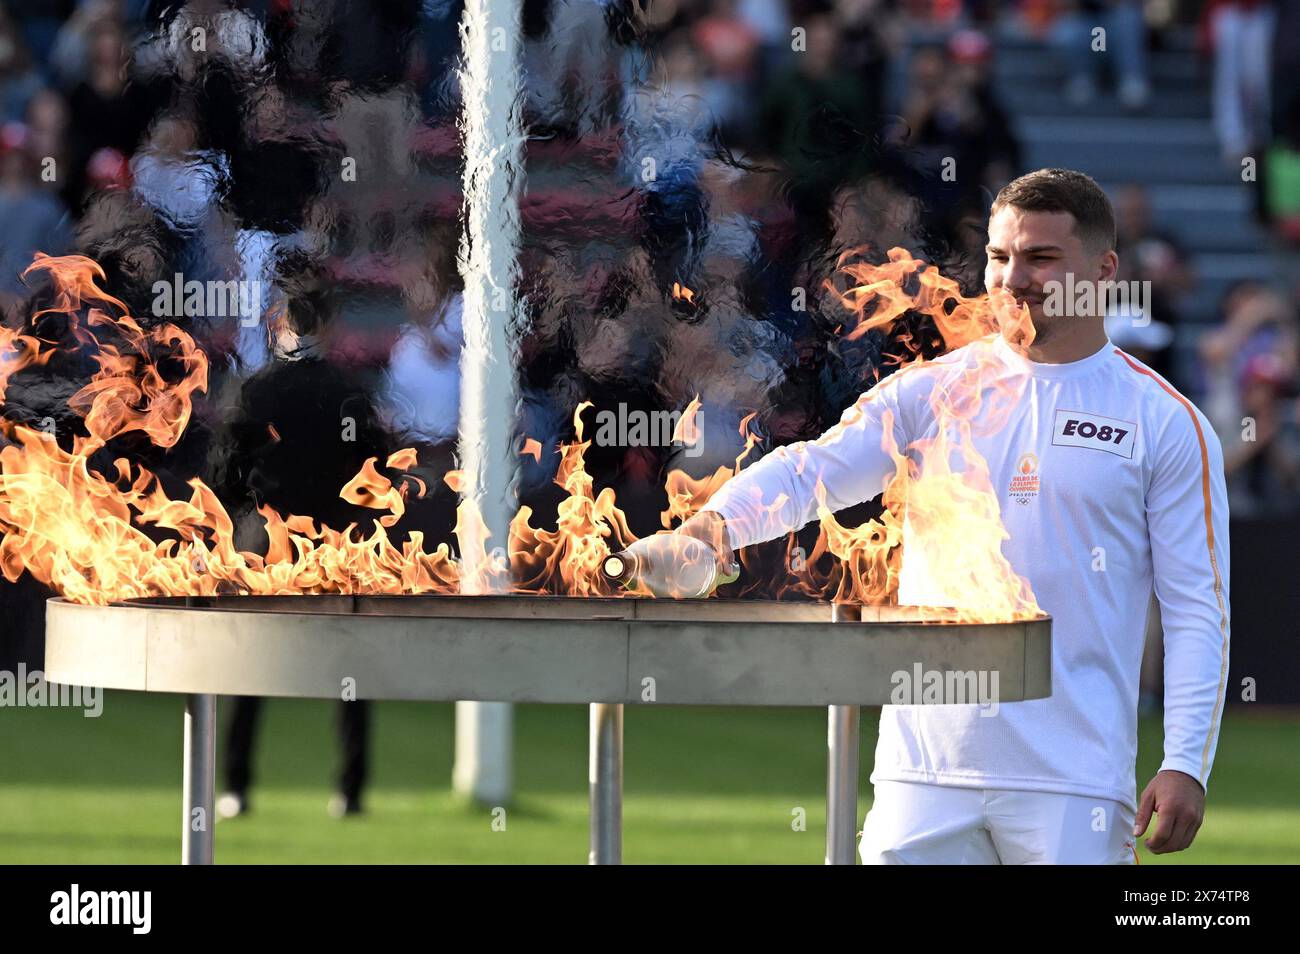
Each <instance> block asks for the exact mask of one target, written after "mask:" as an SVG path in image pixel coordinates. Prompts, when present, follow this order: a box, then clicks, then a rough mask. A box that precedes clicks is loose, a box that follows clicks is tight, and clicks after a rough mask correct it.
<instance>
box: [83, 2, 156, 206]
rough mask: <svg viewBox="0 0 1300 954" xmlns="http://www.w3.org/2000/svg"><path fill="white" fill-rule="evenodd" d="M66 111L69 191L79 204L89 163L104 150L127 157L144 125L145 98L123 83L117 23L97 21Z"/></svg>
mask: <svg viewBox="0 0 1300 954" xmlns="http://www.w3.org/2000/svg"><path fill="white" fill-rule="evenodd" d="M68 107H69V111H70V115H71V119H72V143H71V144H70V145H71V154H72V169H71V175H72V177H73V182H72V185H71V186H70V188H71V189H72V190H73V192H72V194H73V195H74V196H75V197H76V199H77V200H78V201H80V200H81V199H82V198H84V190H85V170H86V163H87V162H88V161H89V160H90V157H91V156H92V155H94V154H95V153H96V152H97V151H98V150H100V149H103V148H106V147H107V148H110V149H116V150H117V151H118V152H120V153H123V154H125V155H130V154H131V153H132V152H134V151H135V149H136V146H137V145H139V143H140V140H141V138H142V137H143V135H144V132H145V129H146V128H147V127H148V123H149V118H150V112H151V104H150V102H149V97H148V95H147V93H146V91H145V90H144V89H143V88H142V87H140V86H138V85H135V84H129V83H128V82H127V50H126V47H125V36H124V34H123V33H122V29H121V27H120V26H118V25H117V24H116V23H114V22H112V21H109V20H100V21H98V26H97V29H96V30H95V32H94V34H93V37H92V42H91V46H90V60H89V63H88V64H87V68H86V78H85V79H84V80H83V81H82V82H80V83H78V84H77V85H76V86H75V87H73V89H72V91H71V92H70V93H69V94H68Z"/></svg>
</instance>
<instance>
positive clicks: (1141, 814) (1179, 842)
mask: <svg viewBox="0 0 1300 954" xmlns="http://www.w3.org/2000/svg"><path fill="white" fill-rule="evenodd" d="M1152 812H1155V813H1156V814H1157V815H1158V816H1160V818H1159V820H1158V821H1157V822H1156V830H1155V833H1154V834H1153V835H1152V836H1151V837H1150V838H1148V839H1147V847H1148V848H1149V849H1151V853H1152V854H1153V855H1163V854H1167V853H1169V852H1171V851H1182V850H1183V849H1184V848H1186V847H1187V846H1188V845H1190V844H1191V843H1192V839H1193V838H1195V837H1196V833H1197V832H1198V831H1200V829H1201V822H1202V821H1204V820H1205V789H1203V788H1201V783H1200V782H1198V781H1197V780H1196V779H1194V778H1192V777H1191V776H1190V775H1188V774H1187V773H1186V772H1176V771H1174V770H1173V769H1166V770H1165V771H1163V772H1157V773H1156V777H1155V778H1153V779H1152V780H1151V781H1150V782H1149V783H1148V784H1147V787H1146V788H1145V789H1144V790H1143V792H1142V799H1141V801H1140V802H1139V803H1138V813H1137V820H1136V822H1135V823H1134V825H1133V834H1134V835H1135V836H1137V837H1139V838H1140V837H1141V836H1142V835H1143V834H1145V833H1146V830H1147V825H1148V824H1150V822H1151V813H1152Z"/></svg>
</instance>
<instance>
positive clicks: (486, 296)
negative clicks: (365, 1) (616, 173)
mask: <svg viewBox="0 0 1300 954" xmlns="http://www.w3.org/2000/svg"><path fill="white" fill-rule="evenodd" d="M519 11H520V0H468V2H467V3H466V4H465V14H464V17H463V19H462V20H461V25H460V37H461V49H462V51H463V53H464V66H463V68H462V69H461V72H460V87H461V100H462V109H463V113H462V115H461V128H462V130H463V132H464V139H465V174H464V189H465V233H464V235H463V236H462V238H461V244H460V253H459V256H458V262H457V264H458V265H459V268H460V273H461V275H462V276H463V278H464V280H465V296H464V305H465V312H464V318H465V344H464V348H463V350H462V352H461V395H460V397H461V401H460V466H461V469H462V470H463V471H464V475H465V489H464V491H463V494H464V496H465V498H466V499H469V500H472V501H474V502H475V503H476V504H477V505H478V509H479V513H480V514H481V515H482V518H483V521H484V525H485V529H486V530H487V532H488V533H489V534H490V536H489V538H488V541H487V542H488V550H489V551H493V550H495V551H496V552H497V554H499V555H504V554H505V552H506V551H505V548H506V546H507V540H508V533H509V526H510V518H511V516H513V514H514V512H515V507H516V499H515V485H516V481H517V479H518V463H519V456H518V454H516V453H515V449H516V448H515V443H516V440H515V433H514V423H515V420H516V415H517V412H518V407H519V395H518V389H517V386H516V384H517V382H516V358H517V356H518V331H519V328H520V326H521V315H520V312H519V303H518V302H517V301H516V300H515V275H516V272H517V268H518V264H517V261H516V259H517V251H518V248H519V201H518V193H519V190H520V189H521V187H522V183H523V143H524V131H523V126H522V119H521V108H522V99H521V96H520V84H519V55H520V13H519ZM467 543H469V544H470V545H468V546H467ZM460 544H461V554H462V558H463V559H465V561H466V563H465V567H464V569H465V571H466V573H465V575H466V577H467V578H469V582H467V583H465V584H462V590H463V591H466V592H482V591H484V590H492V589H499V588H500V587H501V585H502V582H501V581H500V579H493V580H490V581H488V578H487V577H486V576H484V575H482V574H481V573H480V572H479V571H480V570H481V568H482V556H483V554H482V550H483V548H482V546H481V545H479V543H478V541H466V540H461V541H460ZM497 548H500V549H497ZM489 558H490V557H489ZM500 558H501V556H498V559H500ZM485 581H486V582H485ZM513 730H514V713H513V707H512V706H511V705H510V704H509V703H503V702H457V703H456V757H455V764H454V766H453V768H452V788H453V789H454V790H455V791H456V792H457V793H458V794H461V795H468V796H469V797H471V798H473V799H474V800H475V801H477V802H479V803H480V804H485V805H492V806H499V805H504V804H505V803H506V802H508V801H509V800H510V795H511V791H512V788H513V778H512V761H513V759H512V754H513V753H512V749H513V734H514V733H513Z"/></svg>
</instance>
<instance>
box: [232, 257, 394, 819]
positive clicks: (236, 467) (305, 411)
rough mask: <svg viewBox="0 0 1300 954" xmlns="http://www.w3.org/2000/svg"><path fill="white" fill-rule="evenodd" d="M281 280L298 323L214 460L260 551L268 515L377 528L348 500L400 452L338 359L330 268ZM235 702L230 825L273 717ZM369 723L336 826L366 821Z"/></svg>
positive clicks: (344, 735) (243, 541)
mask: <svg viewBox="0 0 1300 954" xmlns="http://www.w3.org/2000/svg"><path fill="white" fill-rule="evenodd" d="M278 273H279V274H278V277H277V279H276V282H277V284H278V285H279V286H280V287H281V288H282V289H283V291H284V292H285V297H286V301H287V313H286V315H285V318H284V319H283V320H282V321H281V322H279V323H278V327H277V330H276V331H275V332H274V333H273V336H274V340H273V342H272V351H273V354H274V357H273V359H272V360H271V361H270V362H269V363H268V364H267V365H266V366H264V367H263V368H261V369H260V370H258V371H257V372H256V373H255V374H253V375H252V376H251V377H250V378H248V380H247V381H245V382H244V383H243V385H242V387H241V388H240V389H239V393H238V397H237V400H236V406H235V407H234V408H233V409H232V410H231V412H230V413H229V415H228V416H227V418H226V419H227V420H228V422H229V423H228V424H227V425H226V427H225V430H224V432H223V434H222V436H221V439H220V442H219V444H218V447H217V451H216V455H215V462H214V481H215V484H216V490H217V492H218V494H219V496H220V497H221V499H222V500H223V501H226V502H227V505H228V506H229V508H230V512H231V517H232V519H233V520H234V522H235V542H236V545H237V546H238V547H239V548H240V549H242V550H251V551H254V552H260V553H265V552H266V550H267V547H268V545H269V540H268V539H267V536H266V533H265V529H264V522H263V520H262V518H261V516H260V515H259V514H258V513H257V508H258V507H260V506H269V507H271V508H272V509H274V510H275V511H277V512H278V513H280V514H281V515H288V514H301V515H305V516H310V517H311V518H312V519H313V520H316V521H319V522H321V523H324V524H326V525H328V526H330V527H333V528H335V529H342V528H344V527H346V526H347V525H348V524H350V523H356V524H357V525H358V526H360V527H368V526H370V525H371V523H372V521H373V520H374V518H375V511H373V510H365V509H364V508H360V507H356V506H353V505H352V504H349V503H347V502H345V501H343V500H342V499H340V498H339V496H338V493H339V490H340V488H342V487H343V485H344V484H346V483H347V482H348V481H349V480H350V479H351V478H352V477H353V476H354V475H355V474H356V473H357V471H359V470H360V469H361V466H362V464H364V463H365V461H366V459H367V458H369V457H378V458H379V459H380V460H381V461H382V460H383V459H384V458H385V456H386V455H387V454H388V453H389V451H390V450H391V441H390V440H389V439H388V435H387V434H386V432H385V430H384V428H383V427H382V425H381V424H380V421H379V415H378V414H377V412H376V410H375V407H374V405H373V403H372V401H371V399H370V394H369V389H368V387H367V383H366V382H365V381H363V380H362V378H361V375H360V374H358V373H357V372H356V371H354V370H352V369H349V368H345V367H341V366H339V365H338V364H336V363H334V362H332V361H331V360H329V358H328V356H327V351H328V338H329V334H330V329H331V326H332V324H333V320H334V318H335V317H336V313H337V304H336V302H335V299H334V296H333V295H332V293H331V291H330V289H329V287H328V280H327V279H326V278H325V276H324V275H323V273H322V271H321V269H320V268H319V266H317V265H316V264H314V263H312V262H310V261H308V260H307V257H306V256H305V255H302V254H301V253H290V254H289V255H287V256H284V257H283V258H282V259H281V262H280V266H279V268H278ZM232 702H233V707H232V708H233V711H232V713H231V718H230V721H229V723H228V728H227V735H226V744H225V748H224V750H223V752H224V757H225V764H224V769H225V772H224V774H225V791H224V792H223V794H222V795H221V797H220V798H219V799H218V802H217V813H218V815H219V816H221V817H225V818H229V817H233V816H236V815H241V814H243V813H245V812H247V811H248V810H249V807H250V800H249V790H250V788H251V786H252V781H253V772H252V757H253V740H254V736H255V734H256V731H257V724H258V720H259V718H260V715H261V709H262V700H261V699H259V698H253V697H244V696H239V697H235V698H234V699H233V700H232ZM369 724H370V713H369V704H368V703H367V702H365V701H362V700H356V701H340V703H339V710H338V717H337V725H336V729H337V733H338V742H339V757H340V762H339V769H338V774H337V779H336V782H337V788H336V792H335V794H334V797H333V798H332V799H331V800H330V805H329V808H330V813H331V814H333V815H335V816H342V815H352V814H357V813H359V812H360V811H361V807H362V806H361V794H362V789H363V787H364V785H365V782H366V774H367V759H368V739H369Z"/></svg>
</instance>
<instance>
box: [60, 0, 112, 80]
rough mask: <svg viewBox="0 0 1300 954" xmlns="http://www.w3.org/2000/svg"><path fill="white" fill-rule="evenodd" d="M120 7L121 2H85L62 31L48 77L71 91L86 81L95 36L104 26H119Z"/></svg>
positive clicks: (78, 6)
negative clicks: (115, 24)
mask: <svg viewBox="0 0 1300 954" xmlns="http://www.w3.org/2000/svg"><path fill="white" fill-rule="evenodd" d="M121 6H122V5H121V3H120V2H118V0H83V2H82V3H80V4H78V5H77V9H76V10H75V12H73V14H72V16H70V17H69V18H68V19H67V21H66V22H64V23H63V25H62V26H60V27H59V30H58V33H57V35H56V36H55V39H54V43H53V47H52V48H51V50H50V62H49V73H50V78H51V79H52V80H53V81H54V82H55V83H56V84H57V85H58V86H59V87H60V88H62V89H64V90H70V89H72V88H73V87H75V86H76V85H77V84H79V83H81V82H83V81H84V80H85V79H86V77H87V73H86V69H87V67H88V66H89V64H90V51H91V47H92V46H93V45H94V39H95V36H96V34H98V33H99V32H100V31H101V30H102V29H103V28H104V26H105V24H113V23H117V22H120V16H121Z"/></svg>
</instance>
